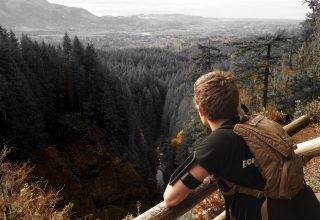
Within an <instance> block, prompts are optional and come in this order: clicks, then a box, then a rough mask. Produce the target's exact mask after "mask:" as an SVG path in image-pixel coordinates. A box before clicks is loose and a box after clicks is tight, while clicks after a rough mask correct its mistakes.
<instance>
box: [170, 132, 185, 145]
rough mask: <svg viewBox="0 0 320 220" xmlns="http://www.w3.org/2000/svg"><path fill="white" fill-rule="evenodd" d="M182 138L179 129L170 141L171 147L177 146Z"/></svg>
mask: <svg viewBox="0 0 320 220" xmlns="http://www.w3.org/2000/svg"><path fill="white" fill-rule="evenodd" d="M182 137H183V129H181V130H180V131H179V132H178V134H177V136H175V137H174V138H172V139H171V146H178V145H180V144H181V143H182Z"/></svg>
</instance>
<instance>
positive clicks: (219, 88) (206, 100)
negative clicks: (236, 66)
mask: <svg viewBox="0 0 320 220" xmlns="http://www.w3.org/2000/svg"><path fill="white" fill-rule="evenodd" d="M194 101H195V104H196V105H197V106H198V107H199V108H200V111H199V112H200V116H201V111H203V113H204V114H205V116H206V118H207V119H209V120H210V121H212V122H213V121H217V120H223V119H229V118H231V117H233V116H235V115H237V114H238V105H239V91H238V87H237V85H236V83H235V77H234V75H233V74H231V73H228V72H223V71H214V72H210V73H207V74H205V75H203V76H201V77H200V78H199V79H198V80H197V81H196V82H195V84H194ZM201 119H202V118H201ZM204 124H205V123H204Z"/></svg>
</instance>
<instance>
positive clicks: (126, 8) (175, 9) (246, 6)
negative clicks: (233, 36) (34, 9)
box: [48, 0, 308, 19]
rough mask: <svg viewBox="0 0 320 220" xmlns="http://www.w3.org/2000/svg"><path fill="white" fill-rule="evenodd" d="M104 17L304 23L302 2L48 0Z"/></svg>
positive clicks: (284, 0)
mask: <svg viewBox="0 0 320 220" xmlns="http://www.w3.org/2000/svg"><path fill="white" fill-rule="evenodd" d="M48 1H49V2H51V3H57V4H62V5H67V6H75V7H80V8H84V9H87V10H88V11H90V12H91V13H93V14H95V15H98V16H102V15H116V16H120V15H125V16H126V15H132V14H169V13H170V14H171V13H178V14H188V15H200V16H204V17H216V18H288V19H304V18H305V15H306V13H307V12H308V7H307V5H303V4H302V2H303V0H48Z"/></svg>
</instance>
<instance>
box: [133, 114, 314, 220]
mask: <svg viewBox="0 0 320 220" xmlns="http://www.w3.org/2000/svg"><path fill="white" fill-rule="evenodd" d="M309 121H310V120H309V118H308V117H307V116H301V117H300V118H298V119H297V120H295V121H293V122H291V123H290V124H289V125H287V126H284V129H285V131H286V132H287V133H288V134H290V135H294V134H295V133H297V132H299V131H300V130H302V129H303V128H305V127H306V126H307V125H308V123H309ZM301 146H302V147H301ZM306 146H307V147H306ZM302 148H303V149H305V150H302ZM315 149H317V150H315ZM296 152H297V153H298V154H301V155H306V156H308V158H311V157H315V156H318V155H319V154H320V138H317V139H314V140H312V141H307V142H304V143H301V144H299V145H298V149H297V150H296ZM215 190H217V187H216V184H215V181H214V179H213V177H209V178H207V179H206V180H205V181H204V182H203V183H202V184H201V185H200V186H199V187H198V188H197V189H195V190H194V191H193V192H191V193H190V194H189V196H188V197H187V198H186V199H185V200H183V201H182V202H181V203H180V204H179V205H177V206H175V207H172V208H166V207H165V205H164V202H161V203H159V204H158V205H156V206H154V207H153V208H151V209H149V210H147V211H146V212H144V213H142V214H141V215H139V216H138V217H136V218H135V220H173V219H177V218H178V217H180V216H182V215H183V214H184V213H186V212H188V211H189V210H190V209H192V208H193V207H194V206H195V205H197V204H198V203H200V202H201V201H202V200H203V199H205V198H206V197H208V196H209V195H211V194H212V193H213V192H214V191H215ZM224 219H225V215H224V212H223V213H221V214H220V215H219V216H218V217H217V218H216V219H215V220H224Z"/></svg>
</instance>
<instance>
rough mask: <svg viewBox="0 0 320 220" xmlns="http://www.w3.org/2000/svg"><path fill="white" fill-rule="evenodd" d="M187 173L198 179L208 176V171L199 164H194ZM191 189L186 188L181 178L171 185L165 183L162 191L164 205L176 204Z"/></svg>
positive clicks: (201, 179)
mask: <svg viewBox="0 0 320 220" xmlns="http://www.w3.org/2000/svg"><path fill="white" fill-rule="evenodd" d="M189 173H190V174H191V175H192V176H193V177H194V178H196V179H197V180H198V181H201V182H202V181H203V180H204V179H205V178H206V177H207V176H209V173H208V171H206V170H205V169H204V168H203V167H202V166H200V165H199V164H195V165H194V166H192V167H191V168H190V170H189ZM192 190H193V189H190V188H188V187H187V186H186V185H184V183H183V182H182V181H181V180H178V181H177V182H176V183H175V184H174V185H173V186H171V185H167V188H166V190H165V192H164V195H163V199H164V203H165V206H166V207H172V206H176V205H178V204H179V203H180V202H181V201H182V200H184V199H185V198H186V197H187V196H188V195H189V193H190V192H191V191H192Z"/></svg>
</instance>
